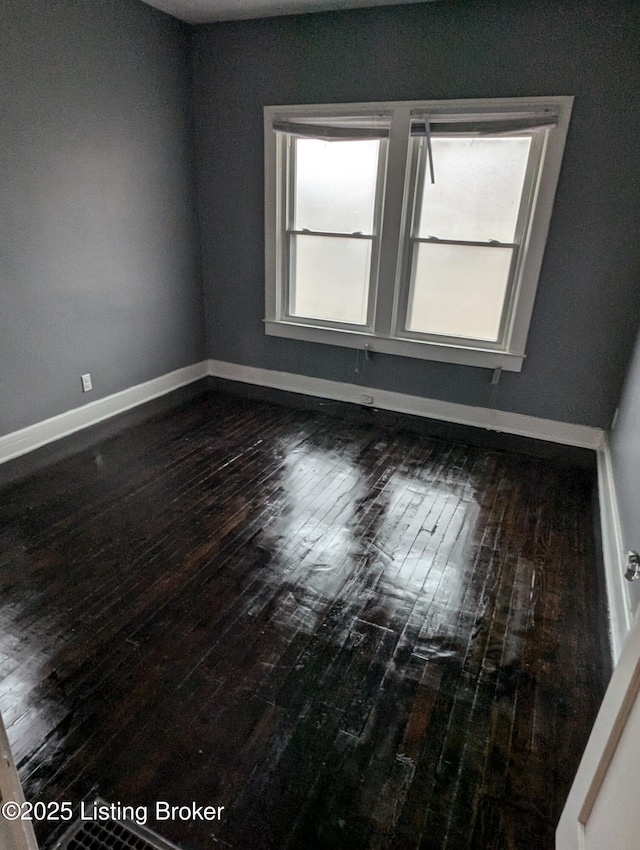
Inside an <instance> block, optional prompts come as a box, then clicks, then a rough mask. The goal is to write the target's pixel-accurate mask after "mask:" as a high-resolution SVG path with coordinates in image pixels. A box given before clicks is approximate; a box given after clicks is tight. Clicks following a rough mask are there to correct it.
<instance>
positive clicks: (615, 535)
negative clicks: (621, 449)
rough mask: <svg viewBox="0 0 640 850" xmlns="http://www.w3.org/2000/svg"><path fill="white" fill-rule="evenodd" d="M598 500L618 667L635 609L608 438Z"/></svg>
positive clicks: (603, 447)
mask: <svg viewBox="0 0 640 850" xmlns="http://www.w3.org/2000/svg"><path fill="white" fill-rule="evenodd" d="M598 501H599V503H600V527H601V529H602V556H603V559H604V572H605V580H606V584H607V599H608V605H609V629H610V637H611V652H612V655H613V661H614V664H616V663H617V662H618V659H619V658H620V653H621V652H622V647H623V645H624V642H625V639H626V637H627V635H628V633H629V630H630V628H631V623H632V620H633V610H632V604H631V596H630V594H629V589H628V587H627V582H626V581H625V580H624V568H625V550H624V546H623V542H622V527H621V525H620V513H619V511H618V499H617V496H616V485H615V479H614V476H613V466H612V464H611V451H610V449H609V440H608V438H607V437H606V436H605V438H604V440H603V442H602V445H601V446H600V448H599V449H598Z"/></svg>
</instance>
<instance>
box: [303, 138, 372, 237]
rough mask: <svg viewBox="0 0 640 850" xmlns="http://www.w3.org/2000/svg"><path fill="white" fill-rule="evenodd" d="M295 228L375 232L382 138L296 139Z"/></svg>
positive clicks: (335, 231) (341, 231)
mask: <svg viewBox="0 0 640 850" xmlns="http://www.w3.org/2000/svg"><path fill="white" fill-rule="evenodd" d="M295 151H296V153H295V201H294V229H295V230H302V229H303V228H306V229H307V230H320V231H324V232H330V233H357V232H358V231H360V232H362V233H367V234H371V233H372V232H373V218H374V209H375V196H376V181H377V174H378V156H379V153H380V141H379V140H378V139H364V140H357V141H356V140H354V141H335V140H332V141H323V140H321V139H296V140H295Z"/></svg>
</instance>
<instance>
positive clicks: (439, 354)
mask: <svg viewBox="0 0 640 850" xmlns="http://www.w3.org/2000/svg"><path fill="white" fill-rule="evenodd" d="M264 324H265V332H266V333H267V334H268V335H269V336H279V337H284V338H286V339H299V340H303V341H305V342H319V343H322V344H324V345H337V346H340V347H342V348H357V349H360V350H364V348H365V346H367V350H368V351H371V352H380V353H381V354H395V355H398V356H400V357H413V358H416V359H418V360H436V361H439V362H441V363H457V364H459V365H462V366H480V367H482V368H484V369H500V368H501V369H504V371H505V372H520V371H521V370H522V364H523V362H524V358H525V355H524V354H514V353H512V352H508V351H494V350H492V349H488V348H468V347H466V346H459V345H447V344H445V343H437V342H422V341H421V340H413V339H398V338H390V337H381V336H374V335H373V334H368V333H361V332H358V331H347V330H338V329H333V328H331V329H329V328H319V327H316V326H315V325H304V324H294V323H293V322H277V321H273V320H269V319H267V320H265V323H264Z"/></svg>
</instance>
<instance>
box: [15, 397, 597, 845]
mask: <svg viewBox="0 0 640 850" xmlns="http://www.w3.org/2000/svg"><path fill="white" fill-rule="evenodd" d="M592 484H593V481H592V473H591V472H590V471H589V470H584V469H574V468H567V467H564V466H562V465H560V464H558V463H556V462H552V461H549V460H545V459H542V458H536V457H529V456H526V455H524V454H506V453H504V454H503V453H500V452H498V451H488V450H483V449H480V448H472V447H468V446H465V445H462V444H456V443H453V442H446V441H444V440H436V439H430V438H428V437H424V436H422V437H421V436H419V435H416V434H415V433H410V432H403V431H399V430H397V429H395V430H392V429H388V428H383V427H377V426H374V425H370V424H364V423H355V422H351V423H349V422H345V421H340V420H338V419H333V418H329V417H326V416H323V415H321V414H318V413H314V412H310V411H294V410H290V409H286V408H284V407H279V406H276V405H270V404H267V403H263V402H255V401H242V400H240V399H238V398H233V397H231V396H225V395H218V396H211V397H206V398H202V399H199V400H195V401H191V402H189V403H186V404H184V405H182V406H181V407H179V408H178V409H176V410H174V411H170V412H166V413H163V414H162V415H157V416H155V417H154V418H153V419H151V420H150V421H148V422H146V423H138V424H136V425H134V426H133V427H130V428H127V429H125V430H123V431H122V432H121V433H117V434H114V435H112V436H110V437H108V438H107V439H104V440H103V441H101V442H100V443H98V444H97V445H94V446H92V447H88V448H87V447H85V448H84V449H83V450H82V451H81V452H79V453H78V454H76V455H72V456H70V457H67V458H64V459H62V460H60V461H59V462H56V463H54V464H52V465H49V466H47V467H45V468H44V469H42V470H41V471H40V472H37V473H34V474H32V475H30V476H29V477H27V478H25V479H24V480H20V481H17V482H14V483H12V484H10V485H8V486H6V487H5V488H4V489H3V490H2V491H0V542H1V547H0V649H1V652H2V656H1V660H0V709H1V710H2V715H3V717H4V720H5V724H6V726H7V732H8V735H9V738H10V741H11V744H12V747H13V751H14V755H15V760H16V763H17V764H18V767H19V771H20V776H21V779H22V782H23V786H24V789H25V793H26V796H27V799H28V800H31V801H33V802H35V801H59V802H61V801H67V800H68V801H72V802H73V804H74V806H75V807H76V811H78V807H79V803H80V801H81V800H91V799H93V798H94V797H95V796H96V795H98V794H99V795H100V796H101V797H103V798H104V799H106V800H107V801H109V802H111V803H115V802H120V803H122V804H123V805H124V804H127V805H129V804H135V805H144V806H148V807H150V810H151V808H152V807H153V806H154V805H155V802H156V801H157V800H161V801H167V802H169V803H171V804H174V805H178V804H180V805H182V804H190V803H191V802H195V803H196V804H199V805H205V804H206V805H215V806H224V807H225V808H224V812H222V816H221V819H220V820H219V821H217V820H216V821H215V822H203V821H199V820H191V821H180V820H177V821H163V822H160V823H156V822H154V821H153V819H151V820H150V821H149V822H148V824H147V825H148V826H151V827H152V828H154V829H156V830H157V831H158V832H159V833H160V834H161V835H163V836H164V837H166V838H168V839H170V840H172V841H174V842H176V843H178V844H180V845H181V846H183V847H184V848H188V850H205V848H208V847H211V848H213V847H234V848H242V850H245V848H341V847H343V848H349V850H357V848H414V847H421V848H429V850H445V848H446V850H466V848H474V849H475V850H479V849H480V848H485V849H486V850H501V848H505V849H506V848H509V850H514V848H515V850H533V849H534V848H535V850H546V849H547V848H548V850H550V848H552V847H553V834H554V829H555V825H556V822H557V820H558V817H559V814H560V811H561V808H562V806H563V803H564V800H565V797H566V795H567V792H568V789H569V785H570V783H571V780H572V777H573V774H574V772H575V770H576V768H577V765H578V762H579V759H580V756H581V754H582V750H583V747H584V745H585V743H586V739H587V737H588V734H589V730H590V727H591V725H592V723H593V720H594V717H595V714H596V711H597V708H598V706H599V703H600V701H601V698H602V695H603V692H604V686H605V682H606V680H607V678H608V675H609V673H610V671H609V669H608V662H607V660H606V659H607V655H606V652H607V647H606V638H605V637H604V632H605V626H604V622H603V613H602V604H601V603H600V604H599V603H598V598H599V594H601V592H602V591H601V589H600V588H599V583H598V578H597V570H596V558H595V554H594V541H593V530H592V513H591V511H592V506H591V488H592ZM36 832H37V834H38V836H39V839H40V841H41V843H42V846H43V847H48V846H52V845H53V843H54V842H55V839H56V837H58V836H59V835H60V833H61V826H60V824H55V823H53V822H50V821H46V822H42V823H38V824H36Z"/></svg>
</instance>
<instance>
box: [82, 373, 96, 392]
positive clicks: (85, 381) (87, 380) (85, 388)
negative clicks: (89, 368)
mask: <svg viewBox="0 0 640 850" xmlns="http://www.w3.org/2000/svg"><path fill="white" fill-rule="evenodd" d="M80 377H81V378H82V392H83V393H88V392H89V390H92V389H93V384H92V383H91V375H90V374H89V372H87V374H86V375H81V376H80Z"/></svg>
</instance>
